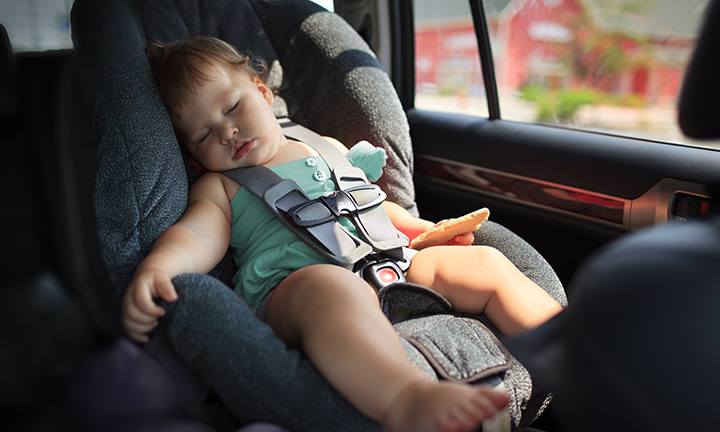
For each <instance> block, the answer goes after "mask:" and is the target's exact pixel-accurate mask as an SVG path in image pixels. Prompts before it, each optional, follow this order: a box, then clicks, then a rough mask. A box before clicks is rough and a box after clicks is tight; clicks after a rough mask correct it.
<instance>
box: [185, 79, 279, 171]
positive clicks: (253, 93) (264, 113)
mask: <svg viewBox="0 0 720 432" xmlns="http://www.w3.org/2000/svg"><path fill="white" fill-rule="evenodd" d="M205 72H206V73H207V74H208V75H209V76H210V78H211V79H210V80H208V81H207V82H204V83H202V84H201V85H199V86H198V87H197V88H196V89H195V95H194V97H193V98H192V100H191V102H189V103H187V104H186V105H184V106H183V107H181V109H180V110H179V113H178V118H177V119H175V122H174V126H175V129H176V131H177V133H178V136H179V138H180V140H181V141H182V142H183V144H184V145H185V147H186V148H187V150H188V152H189V153H190V154H191V155H192V156H193V158H195V159H196V160H197V161H198V162H199V163H201V164H202V165H203V166H204V167H205V168H207V169H208V170H210V171H224V170H228V169H231V168H237V167H247V166H255V165H264V164H267V163H268V162H269V161H270V160H271V159H272V158H273V157H274V156H275V154H276V153H277V150H278V148H279V147H280V146H282V145H283V143H284V140H285V137H284V136H283V135H282V130H281V129H280V127H279V125H278V123H277V120H276V119H275V116H274V115H273V113H272V110H271V109H270V107H271V105H272V103H273V95H272V91H271V90H270V89H269V88H268V86H267V85H266V84H265V83H264V82H263V81H262V80H260V79H259V78H256V77H251V76H249V75H248V74H247V73H245V72H243V71H241V70H229V68H225V67H215V66H207V69H206V70H205Z"/></svg>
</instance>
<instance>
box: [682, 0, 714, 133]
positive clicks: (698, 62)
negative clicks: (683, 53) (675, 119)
mask: <svg viewBox="0 0 720 432" xmlns="http://www.w3.org/2000/svg"><path fill="white" fill-rule="evenodd" d="M718 23H720V4H719V2H717V1H713V2H712V3H711V4H710V5H709V6H708V8H707V11H706V16H705V22H704V25H703V27H702V30H701V32H700V38H699V39H698V42H697V45H696V47H695V53H694V55H693V57H692V60H691V61H690V65H689V67H688V70H687V73H686V74H685V80H684V82H683V89H682V93H681V95H680V103H679V121H680V127H681V129H682V131H683V132H684V133H685V134H686V135H687V136H689V137H691V138H702V139H708V138H720V121H718V120H719V119H720V104H719V103H718V100H720V79H718V77H720V55H718V44H720V26H718Z"/></svg>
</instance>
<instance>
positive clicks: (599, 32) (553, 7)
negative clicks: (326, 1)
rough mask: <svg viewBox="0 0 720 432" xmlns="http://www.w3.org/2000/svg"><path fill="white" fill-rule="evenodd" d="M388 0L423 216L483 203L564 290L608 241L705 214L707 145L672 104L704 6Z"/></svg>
mask: <svg viewBox="0 0 720 432" xmlns="http://www.w3.org/2000/svg"><path fill="white" fill-rule="evenodd" d="M336 3H338V2H336ZM340 3H342V2H340ZM366 3H367V2H366ZM384 3H385V2H379V3H378V5H377V8H378V9H379V10H380V11H381V12H382V11H387V12H388V13H389V15H390V17H391V19H390V20H389V22H390V23H391V24H390V25H388V26H387V27H386V28H384V30H385V31H387V32H389V33H388V36H389V37H390V36H391V39H392V41H393V42H392V46H391V48H390V49H389V50H390V51H392V52H391V54H390V55H388V54H387V51H388V49H386V48H383V47H382V46H379V47H377V48H380V52H379V57H380V59H381V60H383V59H384V58H385V57H388V58H390V60H385V61H386V62H389V63H387V67H388V68H389V69H390V71H391V76H392V78H393V81H394V83H395V84H396V86H397V88H398V93H399V94H400V97H401V99H402V101H403V104H404V106H405V108H406V110H407V115H408V119H409V122H410V131H411V135H412V140H413V146H414V151H415V185H416V190H417V201H418V205H419V208H420V211H421V214H422V215H423V216H424V217H426V218H429V219H442V218H447V217H453V216H457V215H460V214H463V213H465V212H467V211H471V210H473V209H476V208H480V207H488V208H489V209H490V211H491V216H490V217H491V219H492V220H494V221H496V222H498V223H500V224H502V225H505V226H506V227H508V228H510V229H511V230H512V231H514V232H515V233H517V234H518V235H520V236H521V237H523V238H524V239H526V240H527V241H528V242H529V243H530V244H531V245H533V246H534V247H535V248H536V249H538V250H539V251H540V252H541V253H542V254H543V255H544V256H545V257H546V258H547V259H548V261H549V262H550V263H551V265H552V266H553V267H554V268H555V270H556V271H557V273H558V274H559V276H560V277H561V279H562V280H563V282H564V283H565V284H566V286H567V285H568V283H569V281H570V280H571V278H572V275H573V273H574V272H575V270H576V269H577V267H578V265H580V264H581V263H582V262H583V261H584V260H585V259H586V258H587V257H588V256H589V255H591V254H592V253H593V252H594V251H596V250H597V249H598V248H599V247H601V246H602V245H604V244H605V243H607V242H609V241H611V240H613V239H616V238H618V237H620V236H623V235H625V234H627V233H629V232H631V231H635V230H639V229H642V228H645V227H647V226H651V225H654V224H659V223H667V222H670V221H675V220H685V219H687V218H692V217H699V216H701V215H702V214H705V213H706V212H707V211H708V208H709V205H710V198H709V195H708V192H707V187H708V185H711V184H714V183H716V182H718V181H720V153H718V151H717V148H718V147H717V146H716V145H717V144H718V143H717V142H695V141H692V140H689V139H688V138H686V137H684V136H683V135H682V133H681V132H680V130H679V129H678V127H677V121H676V117H677V112H676V108H675V105H676V101H677V97H678V94H679V92H680V90H681V86H682V80H683V74H684V70H685V68H686V66H687V62H688V60H689V58H690V56H691V54H692V51H693V48H694V43H695V39H696V36H697V31H698V28H699V26H700V24H701V21H702V15H703V12H704V8H705V7H706V2H704V1H702V0H693V1H688V2H673V1H669V0H652V1H644V0H634V1H620V0H611V1H604V2H600V1H595V0H588V1H581V0H513V1H510V0H483V1H478V0H470V1H468V0H446V1H443V2H436V1H434V0H412V1H400V0H395V1H389V2H388V3H387V4H384ZM370 10H371V9H370ZM371 12H372V10H371ZM371 12H370V13H369V15H372V13H371ZM376 21H377V22H378V25H377V27H378V28H379V31H382V30H383V26H382V20H381V19H377V20H376ZM363 22H365V24H366V27H367V23H368V20H367V19H366V20H364V21H363ZM366 32H367V31H366ZM569 295H572V293H571V292H569Z"/></svg>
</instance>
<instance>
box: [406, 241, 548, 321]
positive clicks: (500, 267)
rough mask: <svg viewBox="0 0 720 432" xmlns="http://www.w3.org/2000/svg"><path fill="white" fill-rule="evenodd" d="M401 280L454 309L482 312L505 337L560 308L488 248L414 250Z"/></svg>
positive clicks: (543, 319)
mask: <svg viewBox="0 0 720 432" xmlns="http://www.w3.org/2000/svg"><path fill="white" fill-rule="evenodd" d="M407 279H408V281H410V282H414V283H417V284H420V285H425V286H428V287H430V288H432V289H433V290H435V291H437V292H439V293H440V294H442V295H443V296H445V297H446V298H447V299H448V300H449V301H450V303H452V305H453V307H454V308H455V309H456V310H457V311H459V312H466V313H471V314H476V315H477V314H481V313H484V314H485V315H486V316H487V317H488V318H489V319H490V321H492V322H493V324H495V325H496V326H497V327H498V329H500V331H501V332H502V333H503V334H505V335H514V334H517V333H520V332H522V331H525V330H528V329H530V328H533V327H536V326H538V325H540V324H542V323H543V322H545V321H547V320H548V319H550V318H551V317H553V316H554V315H555V314H557V313H558V312H560V310H561V309H562V308H561V306H560V305H559V304H558V303H557V302H556V301H555V300H554V299H553V298H552V297H550V295H549V294H547V293H546V292H545V291H544V290H543V289H542V288H540V287H539V286H537V285H536V284H535V283H534V282H533V281H531V280H530V279H528V278H527V277H526V276H525V275H524V274H522V272H520V270H518V269H517V267H515V266H514V265H513V264H512V263H511V262H510V261H509V260H508V259H507V258H506V257H505V256H504V255H503V254H502V253H501V252H499V251H498V250H496V249H494V248H491V247H488V246H433V247H429V248H426V249H423V250H421V251H420V252H418V254H417V255H415V257H414V258H413V260H412V264H411V265H410V269H409V270H408V272H407Z"/></svg>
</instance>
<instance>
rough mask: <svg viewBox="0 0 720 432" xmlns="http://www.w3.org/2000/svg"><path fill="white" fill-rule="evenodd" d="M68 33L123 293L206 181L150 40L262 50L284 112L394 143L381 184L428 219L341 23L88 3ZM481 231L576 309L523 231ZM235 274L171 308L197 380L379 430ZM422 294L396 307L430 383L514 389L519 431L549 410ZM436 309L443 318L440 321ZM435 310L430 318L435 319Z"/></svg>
mask: <svg viewBox="0 0 720 432" xmlns="http://www.w3.org/2000/svg"><path fill="white" fill-rule="evenodd" d="M72 28H73V41H74V44H75V55H76V58H77V64H78V68H79V72H80V77H81V82H82V84H83V86H84V89H85V94H86V96H87V101H88V104H89V107H90V117H91V119H92V122H93V127H94V130H95V132H96V134H97V137H98V139H99V147H98V164H99V165H98V174H97V182H96V191H95V208H96V213H97V226H98V233H99V239H100V243H101V246H102V252H103V258H104V260H105V263H106V265H107V268H108V270H109V276H110V279H111V280H112V282H113V284H114V285H115V287H116V288H117V290H118V291H119V292H120V293H122V292H123V291H124V289H125V287H126V286H127V283H128V282H129V280H130V278H131V276H132V273H133V271H134V269H135V267H136V266H137V264H138V263H139V262H140V260H141V259H142V258H143V257H144V256H145V255H146V254H147V252H148V251H149V250H150V248H151V246H152V244H153V243H154V241H155V239H156V238H157V237H158V236H159V235H160V234H161V233H162V232H163V231H164V230H165V229H166V228H167V227H169V226H170V225H172V224H173V223H174V222H175V221H176V220H177V219H178V218H179V217H180V215H181V214H182V212H183V210H184V209H185V205H186V201H187V191H188V187H189V184H191V183H192V182H193V181H194V180H195V178H196V177H197V174H196V173H195V172H194V171H193V170H192V169H191V168H190V167H189V166H187V165H186V164H185V163H184V161H183V159H182V157H181V154H180V150H179V148H178V144H177V141H176V140H175V136H174V133H173V130H172V126H171V124H170V121H169V118H168V115H167V113H166V111H165V109H164V107H163V105H162V102H161V101H160V99H159V97H158V95H157V92H156V90H155V87H154V83H153V81H152V77H151V74H150V70H149V66H148V64H147V62H146V60H145V56H144V53H143V45H144V44H145V42H146V41H147V40H157V41H160V42H169V41H172V40H177V39H181V38H185V37H188V36H191V35H209V36H217V37H220V38H222V39H224V40H227V41H228V42H230V43H232V44H233V45H235V46H236V47H238V48H239V49H240V50H241V51H246V52H251V53H254V54H256V55H259V56H261V57H262V58H264V59H265V60H266V61H267V62H268V64H269V65H270V74H269V84H270V86H271V87H272V88H273V89H275V90H277V91H278V103H276V105H275V107H274V109H275V110H276V111H275V113H276V115H277V116H279V117H284V116H288V117H290V118H292V119H293V120H294V121H296V122H298V123H300V124H303V125H305V126H307V127H309V128H311V129H313V130H315V131H317V132H319V133H321V134H323V135H329V136H334V137H336V138H338V139H339V140H340V141H341V142H344V143H346V144H350V145H351V144H352V143H355V142H357V141H360V140H362V139H365V140H368V141H370V142H372V143H374V144H375V145H378V146H381V147H384V148H385V149H386V150H387V151H388V154H389V158H388V167H387V169H386V174H385V175H384V176H383V178H382V179H381V180H380V182H379V184H380V186H381V187H382V188H383V189H384V190H385V191H386V192H387V193H388V196H389V198H390V199H391V200H393V201H395V202H398V203H399V204H401V205H403V206H405V207H407V208H408V209H409V210H410V211H412V212H416V207H415V202H414V192H413V184H412V148H411V145H410V138H409V132H408V124H407V121H406V119H405V115H404V112H403V110H402V107H401V105H400V103H399V101H398V100H397V98H396V97H395V91H394V89H393V87H392V84H391V82H390V80H389V78H388V77H387V75H386V74H385V72H384V71H383V70H382V69H381V67H380V66H379V64H378V62H377V60H376V59H375V57H374V55H373V54H372V52H371V51H370V50H369V48H368V47H367V45H366V44H365V42H364V41H363V40H362V39H361V38H360V37H359V36H358V35H357V34H356V33H355V32H354V31H352V29H351V28H350V27H349V26H348V25H347V23H345V22H344V21H343V20H342V19H341V18H340V17H339V16H337V15H335V14H332V13H328V12H326V11H324V10H323V9H322V8H320V7H319V6H317V5H315V4H313V3H310V2H307V1H301V0H292V1H283V2H280V1H260V0H217V1H202V0H192V1H187V0H185V1H180V0H177V1H172V0H164V1H152V2H142V1H132V0H104V1H100V0H94V1H90V0H77V1H76V2H75V4H74V7H73V14H72ZM476 238H477V239H478V242H480V243H485V244H491V245H494V246H496V247H498V248H499V249H501V250H502V251H503V252H504V253H506V255H508V256H509V257H510V259H511V260H513V261H514V262H515V263H516V265H518V267H520V268H521V270H523V271H525V272H526V274H528V275H529V276H530V277H531V278H533V279H534V280H536V282H538V284H539V285H541V286H543V287H544V288H545V289H546V290H548V292H550V294H551V295H553V297H554V298H556V299H557V300H558V302H560V303H561V304H564V303H565V294H564V291H563V289H562V286H561V285H560V282H559V281H558V279H557V277H556V276H555V275H554V273H553V272H552V270H551V269H550V267H549V265H548V264H547V263H546V262H545V261H544V260H543V259H542V257H540V256H539V254H538V253H537V252H536V251H534V250H533V249H532V248H531V247H530V246H529V245H527V244H526V243H525V242H523V241H522V240H521V239H519V238H517V236H515V235H514V234H512V233H510V232H509V231H507V230H506V229H504V228H503V227H502V226H500V225H497V224H494V223H486V224H484V225H483V228H481V230H479V231H478V232H476ZM232 273H233V268H232V263H231V262H230V261H229V260H227V259H226V260H225V261H224V262H223V263H221V264H220V265H219V266H218V268H216V269H215V270H214V271H213V272H212V276H208V275H194V274H187V275H181V276H179V277H177V278H176V279H175V280H174V284H175V286H176V289H177V291H178V294H179V296H180V299H179V300H178V301H177V302H175V303H173V304H171V305H166V306H167V309H168V315H167V316H166V317H165V318H164V319H163V323H162V325H161V328H160V330H159V336H158V337H159V338H161V339H157V340H163V341H166V342H167V344H168V345H169V346H170V347H171V348H172V350H173V351H174V352H175V353H176V354H177V355H178V356H179V358H180V359H181V360H182V361H183V362H184V363H185V364H187V365H190V366H191V367H192V368H193V369H194V370H196V371H197V372H199V374H200V376H201V377H202V378H203V379H204V380H205V381H206V382H207V383H208V384H209V386H210V387H211V388H212V389H213V390H214V392H215V393H216V394H217V396H218V397H219V398H220V400H221V401H223V402H224V404H225V405H227V407H228V408H229V409H230V410H231V412H232V414H233V416H234V417H235V419H237V420H238V421H240V422H241V423H247V422H252V421H258V420H268V419H272V420H273V421H274V422H276V423H277V424H280V425H283V426H285V427H287V428H288V429H291V430H315V431H321V430H328V431H337V430H353V431H356V430H379V426H378V425H377V424H376V423H374V422H372V421H370V420H368V419H366V418H364V417H363V416H361V415H360V414H359V413H358V412H357V411H356V410H355V409H354V408H353V407H352V406H350V405H349V404H348V403H347V402H346V401H345V400H344V399H343V398H342V397H341V396H339V395H338V394H337V393H336V392H335V391H334V390H333V389H332V388H331V387H330V386H329V385H328V384H327V382H326V381H325V380H324V379H323V378H322V377H321V376H320V375H319V374H318V373H317V371H315V369H314V368H313V367H312V365H310V364H309V362H308V361H307V360H306V359H305V358H304V357H302V356H301V355H300V353H298V352H297V351H293V350H290V351H288V350H286V349H285V347H284V345H283V344H282V343H281V342H280V341H279V340H278V339H277V338H276V337H275V336H274V335H273V333H272V331H271V330H270V329H269V328H268V327H267V326H266V325H264V324H263V323H261V322H260V321H259V320H257V319H256V318H255V317H254V316H253V315H252V314H251V313H250V310H249V309H248V308H247V307H246V306H245V305H244V304H243V303H242V301H241V300H240V299H239V298H237V296H235V294H233V292H232V291H231V290H230V289H229V288H228V286H227V285H226V284H225V283H223V282H227V281H229V280H230V277H231V276H232ZM413 291H414V289H408V290H406V291H404V292H401V293H400V292H398V293H395V294H393V296H392V297H393V300H392V301H389V302H388V303H386V305H387V310H388V313H390V314H392V315H393V316H395V317H396V318H397V317H398V316H399V315H398V311H399V310H400V311H403V312H402V315H403V319H402V320H401V321H402V322H398V323H397V324H396V326H397V327H396V328H397V329H398V331H399V332H400V333H401V334H403V335H404V340H405V341H406V344H405V345H406V351H407V354H408V356H409V357H410V358H411V360H412V361H413V362H415V363H416V364H417V365H418V366H419V367H420V368H422V369H423V370H425V371H426V372H427V373H428V374H429V375H431V376H433V377H443V378H454V379H464V380H484V381H486V382H492V383H499V382H502V383H503V384H504V385H505V387H506V388H507V389H508V390H509V392H510V394H511V396H512V403H511V406H510V414H511V417H512V426H513V427H515V428H521V427H524V426H526V425H528V424H529V423H530V422H531V421H532V420H533V419H534V418H535V416H536V415H537V414H538V413H540V412H541V411H542V409H543V408H544V406H545V405H546V403H547V402H548V401H549V398H548V394H547V392H546V391H543V390H542V389H538V388H536V387H535V386H533V384H532V381H531V379H530V376H529V375H528V373H527V371H526V370H525V369H524V368H523V367H522V366H521V365H520V364H519V363H518V362H517V361H515V360H514V359H512V357H510V356H509V355H508V354H507V352H506V351H505V350H504V349H503V347H502V345H501V344H500V343H499V342H498V341H497V339H496V338H495V336H494V335H493V334H492V333H491V332H490V331H487V330H486V329H485V328H484V327H482V326H479V325H477V323H478V321H477V320H475V319H470V318H465V317H455V316H453V315H452V314H449V313H447V312H448V311H447V310H445V309H444V306H443V303H442V301H440V302H439V303H438V302H434V300H432V299H431V300H427V298H426V297H421V298H419V299H418V298H416V297H414V294H413V293H412V292H413ZM388 296H389V294H388ZM428 301H429V303H428ZM418 304H421V305H420V306H419V307H418ZM406 306H407V307H406ZM425 306H427V308H429V309H423V307H425ZM438 307H439V308H440V312H443V313H442V314H437V313H435V312H436V310H437V308H438ZM391 309H392V311H391ZM408 311H409V312H408ZM428 311H431V312H432V314H431V316H424V315H428V314H429V312H428ZM409 318H414V319H409ZM480 319H481V320H483V318H482V317H480ZM429 328H437V329H440V331H439V332H437V333H432V332H427V331H426V330H427V329H429ZM448 336H450V343H449V345H448V347H447V349H446V350H442V351H441V352H437V353H430V355H428V352H426V351H425V350H423V349H422V347H423V346H425V347H427V346H430V345H434V344H435V343H436V342H437V340H436V339H435V338H437V337H440V338H445V339H447V337H448ZM445 339H443V340H445ZM410 341H413V342H412V343H411V342H410ZM433 354H434V355H433ZM278 405H280V406H281V408H278Z"/></svg>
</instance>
